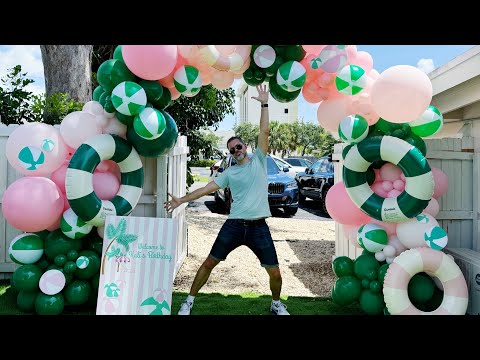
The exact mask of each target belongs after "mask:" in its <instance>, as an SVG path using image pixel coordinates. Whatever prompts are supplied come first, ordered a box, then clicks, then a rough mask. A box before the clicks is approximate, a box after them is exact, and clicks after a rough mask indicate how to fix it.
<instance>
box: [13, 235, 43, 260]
mask: <svg viewBox="0 0 480 360" xmlns="http://www.w3.org/2000/svg"><path fill="white" fill-rule="evenodd" d="M43 249H44V246H43V240H42V238H41V237H40V236H38V235H36V234H31V233H26V234H21V235H18V236H17V237H15V238H13V239H12V241H11V242H10V246H9V247H8V254H9V255H10V259H12V261H14V262H16V263H17V264H21V265H25V264H33V263H36V262H37V261H38V260H40V258H41V257H42V255H43Z"/></svg>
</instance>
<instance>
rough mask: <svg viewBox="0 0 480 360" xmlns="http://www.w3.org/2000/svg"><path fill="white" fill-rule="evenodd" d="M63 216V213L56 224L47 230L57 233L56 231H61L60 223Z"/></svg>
mask: <svg viewBox="0 0 480 360" xmlns="http://www.w3.org/2000/svg"><path fill="white" fill-rule="evenodd" d="M62 215H63V213H61V214H60V216H59V217H58V219H57V220H55V222H54V223H53V224H52V225H50V226H49V227H47V229H46V230H48V231H55V230H57V229H59V228H60V222H61V221H62Z"/></svg>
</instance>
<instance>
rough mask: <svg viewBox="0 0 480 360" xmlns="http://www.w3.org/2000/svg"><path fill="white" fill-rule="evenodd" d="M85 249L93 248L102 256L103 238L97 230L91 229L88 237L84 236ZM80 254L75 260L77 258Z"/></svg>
mask: <svg viewBox="0 0 480 360" xmlns="http://www.w3.org/2000/svg"><path fill="white" fill-rule="evenodd" d="M83 239H84V240H83V248H84V250H93V251H95V252H96V253H97V255H98V256H102V249H103V239H102V238H101V237H100V236H98V234H97V232H96V231H91V232H90V234H88V235H87V236H86V237H84V238H83ZM77 258H78V255H77V257H76V258H75V259H73V261H75V260H77Z"/></svg>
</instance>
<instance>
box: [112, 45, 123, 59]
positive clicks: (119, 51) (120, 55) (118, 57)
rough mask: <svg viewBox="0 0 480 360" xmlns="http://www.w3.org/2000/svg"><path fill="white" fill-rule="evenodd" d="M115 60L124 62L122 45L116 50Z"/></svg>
mask: <svg viewBox="0 0 480 360" xmlns="http://www.w3.org/2000/svg"><path fill="white" fill-rule="evenodd" d="M113 58H114V59H117V60H122V61H124V60H123V54H122V45H118V46H117V47H116V48H115V50H114V51H113Z"/></svg>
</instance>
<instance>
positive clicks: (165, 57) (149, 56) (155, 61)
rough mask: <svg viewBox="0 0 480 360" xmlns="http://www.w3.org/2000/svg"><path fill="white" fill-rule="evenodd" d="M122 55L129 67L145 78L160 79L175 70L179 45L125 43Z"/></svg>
mask: <svg viewBox="0 0 480 360" xmlns="http://www.w3.org/2000/svg"><path fill="white" fill-rule="evenodd" d="M122 55H123V60H124V61H125V65H127V67H128V69H129V70H130V71H131V72H132V73H134V74H135V75H137V76H138V77H140V78H142V79H145V80H159V79H161V78H163V77H165V76H167V75H168V74H170V72H171V71H172V70H173V68H174V67H175V64H176V62H177V56H178V51H177V45H123V46H122Z"/></svg>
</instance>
